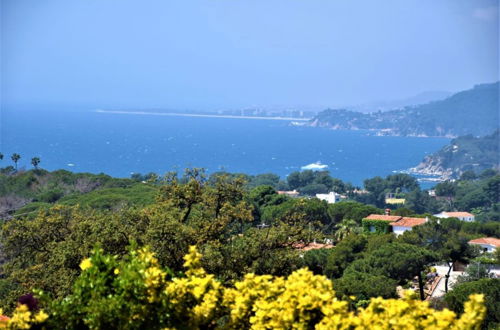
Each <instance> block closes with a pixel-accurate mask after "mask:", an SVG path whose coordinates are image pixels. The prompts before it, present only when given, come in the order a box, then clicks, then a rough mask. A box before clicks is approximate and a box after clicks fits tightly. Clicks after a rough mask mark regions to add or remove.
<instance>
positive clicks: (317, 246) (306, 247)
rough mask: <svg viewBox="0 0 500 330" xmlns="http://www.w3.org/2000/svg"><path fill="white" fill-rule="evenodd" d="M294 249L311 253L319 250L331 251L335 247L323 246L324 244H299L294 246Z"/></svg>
mask: <svg viewBox="0 0 500 330" xmlns="http://www.w3.org/2000/svg"><path fill="white" fill-rule="evenodd" d="M293 247H294V248H296V249H299V250H302V251H309V250H317V249H331V248H333V247H334V246H333V245H332V244H322V243H315V242H313V243H309V244H306V243H299V244H294V245H293Z"/></svg>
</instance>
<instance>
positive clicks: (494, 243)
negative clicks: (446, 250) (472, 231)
mask: <svg viewBox="0 0 500 330" xmlns="http://www.w3.org/2000/svg"><path fill="white" fill-rule="evenodd" d="M469 244H472V245H479V246H480V247H481V248H482V249H483V251H484V252H495V250H496V249H497V248H498V247H500V239H498V238H494V237H482V238H476V239H473V240H471V241H469Z"/></svg>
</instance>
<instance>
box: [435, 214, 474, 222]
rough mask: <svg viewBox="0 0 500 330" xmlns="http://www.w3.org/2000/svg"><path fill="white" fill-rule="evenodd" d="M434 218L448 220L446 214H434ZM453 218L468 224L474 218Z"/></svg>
mask: <svg viewBox="0 0 500 330" xmlns="http://www.w3.org/2000/svg"><path fill="white" fill-rule="evenodd" d="M434 216H435V217H437V218H441V219H446V218H450V216H449V215H447V214H446V213H439V214H434ZM455 218H457V219H458V220H462V221H468V222H471V221H474V220H475V217H474V216H469V217H455Z"/></svg>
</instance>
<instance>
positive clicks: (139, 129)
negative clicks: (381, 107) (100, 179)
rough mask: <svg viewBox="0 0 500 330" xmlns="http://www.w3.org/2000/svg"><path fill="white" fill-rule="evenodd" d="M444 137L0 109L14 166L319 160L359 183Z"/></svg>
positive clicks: (130, 169)
mask: <svg viewBox="0 0 500 330" xmlns="http://www.w3.org/2000/svg"><path fill="white" fill-rule="evenodd" d="M448 142H449V139H444V138H415V137H380V136H373V134H372V133H370V132H367V131H334V130H328V129H320V128H311V127H303V126H292V125H290V122H288V121H279V120H256V119H229V118H197V117H177V116H152V115H128V114H127V115H124V114H112V113H98V112H95V111H92V110H70V109H68V110H66V111H61V110H60V111H55V110H40V109H36V110H33V109H31V110H26V109H21V110H14V109H9V108H8V109H2V113H1V122H0V152H2V153H3V154H4V155H5V157H4V160H3V161H0V166H2V167H3V166H7V165H10V164H11V163H12V162H11V161H10V155H11V154H12V153H14V152H17V153H19V154H20V155H21V157H22V158H21V160H20V162H19V166H21V167H26V168H30V167H31V165H30V159H31V158H32V157H34V156H38V157H40V158H41V164H40V166H41V167H43V168H45V169H48V170H55V169H66V170H70V171H74V172H92V173H101V172H103V173H106V174H109V175H112V176H118V177H129V176H130V175H131V174H132V173H147V172H156V173H159V174H163V173H165V172H167V171H181V170H183V169H184V168H186V167H204V168H206V169H207V171H208V172H209V173H210V172H215V171H220V170H225V171H229V172H243V173H248V174H259V173H276V174H278V175H280V176H282V177H283V178H284V177H286V176H287V175H288V174H289V173H291V172H293V171H298V170H300V169H301V167H302V166H305V165H308V164H311V163H315V162H321V163H322V164H325V165H327V166H328V170H329V171H330V173H331V174H332V175H333V176H334V177H338V178H340V179H342V180H345V181H350V182H352V183H353V184H356V185H361V184H362V182H363V180H364V179H366V178H370V177H373V176H376V175H380V176H386V175H389V174H392V173H394V172H395V171H401V170H406V169H408V168H410V167H413V166H415V165H417V164H418V163H419V162H420V161H421V160H422V159H423V157H424V156H425V155H427V154H429V153H432V152H435V151H437V150H439V149H440V148H441V147H443V146H444V145H446V144H447V143H448Z"/></svg>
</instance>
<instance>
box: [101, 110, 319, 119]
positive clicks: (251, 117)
mask: <svg viewBox="0 0 500 330" xmlns="http://www.w3.org/2000/svg"><path fill="white" fill-rule="evenodd" d="M95 112H98V113H111V114H118V115H151V116H176V117H202V118H226V119H258V120H285V121H309V120H310V119H311V118H295V117H264V116H236V115H216V114H206V115H205V114H197V113H177V112H150V111H122V110H101V109H98V110H95Z"/></svg>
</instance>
